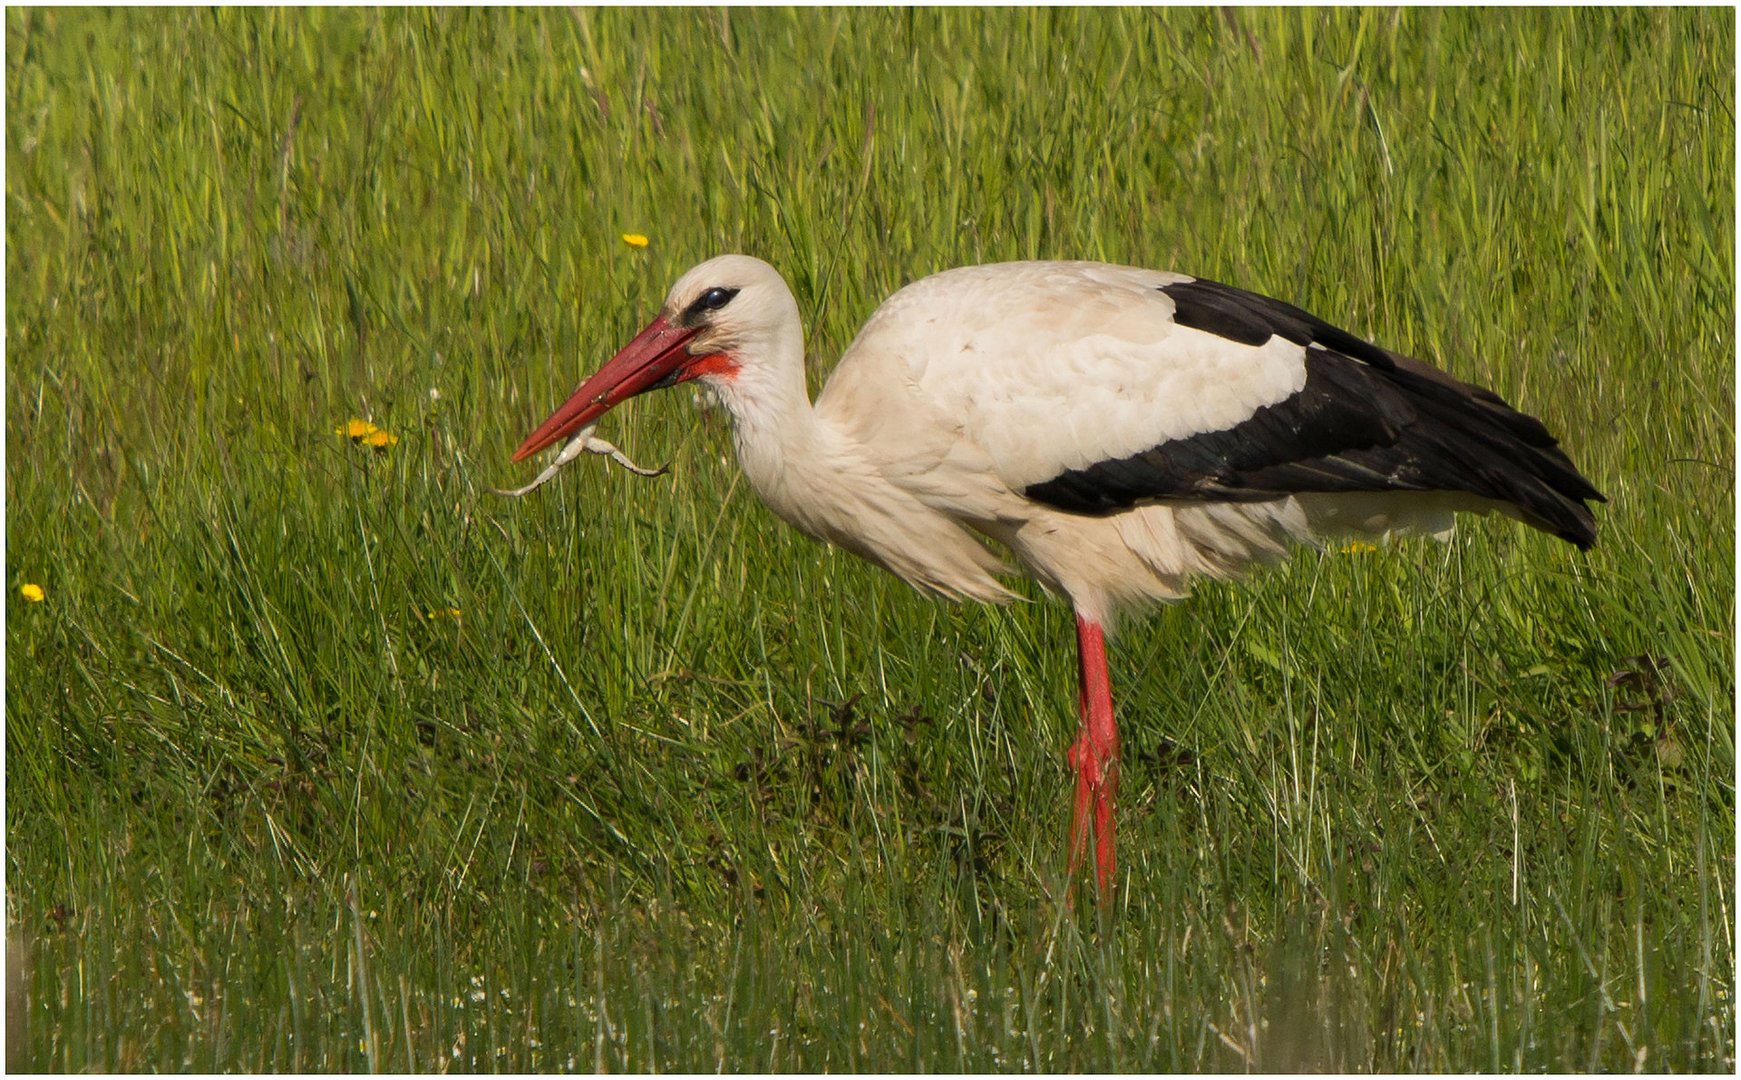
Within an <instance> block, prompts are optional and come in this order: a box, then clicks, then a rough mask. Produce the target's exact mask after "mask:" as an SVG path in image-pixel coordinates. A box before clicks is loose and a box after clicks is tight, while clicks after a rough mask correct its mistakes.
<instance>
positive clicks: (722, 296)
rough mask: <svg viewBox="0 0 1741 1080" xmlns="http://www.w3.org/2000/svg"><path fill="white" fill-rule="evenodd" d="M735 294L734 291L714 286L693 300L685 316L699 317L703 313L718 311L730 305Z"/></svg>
mask: <svg viewBox="0 0 1741 1080" xmlns="http://www.w3.org/2000/svg"><path fill="white" fill-rule="evenodd" d="M737 294H738V291H737V290H736V289H724V288H721V287H719V286H718V285H715V286H714V287H713V288H711V289H709V290H707V291H706V292H704V293H702V294H701V295H700V296H698V297H696V298H695V302H694V303H693V304H690V305H689V310H688V312H687V314H690V315H699V314H701V313H702V312H704V311H718V310H719V309H720V308H722V307H724V306H726V305H727V304H729V303H731V298H732V297H734V296H736V295H737Z"/></svg>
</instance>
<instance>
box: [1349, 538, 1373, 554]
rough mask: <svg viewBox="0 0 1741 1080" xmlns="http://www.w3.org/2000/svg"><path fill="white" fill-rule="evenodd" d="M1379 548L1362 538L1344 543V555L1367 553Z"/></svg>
mask: <svg viewBox="0 0 1741 1080" xmlns="http://www.w3.org/2000/svg"><path fill="white" fill-rule="evenodd" d="M1377 550H1378V548H1376V547H1374V546H1373V545H1371V544H1368V543H1366V542H1365V541H1362V540H1352V541H1349V542H1348V543H1346V544H1344V545H1342V554H1344V555H1367V554H1370V553H1372V552H1374V551H1377Z"/></svg>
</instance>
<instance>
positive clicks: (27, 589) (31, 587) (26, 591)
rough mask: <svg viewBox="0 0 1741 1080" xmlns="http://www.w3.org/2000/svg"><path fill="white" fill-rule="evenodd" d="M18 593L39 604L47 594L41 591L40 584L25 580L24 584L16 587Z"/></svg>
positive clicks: (46, 597)
mask: <svg viewBox="0 0 1741 1080" xmlns="http://www.w3.org/2000/svg"><path fill="white" fill-rule="evenodd" d="M18 595H19V596H22V597H24V598H25V599H26V600H28V601H30V602H31V603H33V604H40V603H42V602H43V601H44V600H46V599H48V594H47V593H45V592H43V591H42V586H41V585H38V584H36V583H35V582H33V581H31V582H26V583H25V584H24V585H22V586H20V587H19V589H18Z"/></svg>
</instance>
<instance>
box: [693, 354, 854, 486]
mask: <svg viewBox="0 0 1741 1080" xmlns="http://www.w3.org/2000/svg"><path fill="white" fill-rule="evenodd" d="M739 355H740V357H741V360H740V363H739V366H738V368H737V370H736V371H735V372H733V373H732V374H731V375H729V376H727V377H723V378H718V379H710V380H709V382H710V383H711V385H712V386H713V389H714V391H715V393H717V394H718V395H719V398H720V401H721V402H722V403H723V404H724V405H725V407H726V409H727V411H729V412H730V413H731V417H732V437H733V440H734V442H736V444H737V451H738V461H739V463H740V464H741V465H742V467H743V470H744V473H745V475H746V476H747V477H748V479H749V481H750V484H751V485H752V486H753V487H754V488H755V489H756V491H757V493H758V494H761V495H762V496H763V498H764V499H766V498H767V497H768V494H769V492H770V491H772V490H774V489H776V488H778V487H780V486H781V482H782V478H785V477H786V474H787V473H789V472H791V471H793V470H797V471H806V466H809V465H814V464H816V463H817V459H818V457H819V456H820V455H823V454H824V452H825V450H826V448H827V446H828V445H829V444H830V443H831V442H832V440H831V439H829V438H828V437H827V435H826V433H825V432H824V430H823V428H824V425H823V424H822V422H821V420H820V418H819V417H818V416H817V415H816V410H815V409H814V408H813V407H812V406H811V404H810V392H809V389H808V388H807V387H806V386H805V383H804V342H803V339H802V337H801V336H800V335H799V333H798V332H797V330H796V327H795V326H794V327H793V329H792V330H791V332H790V333H787V334H781V335H779V336H778V337H777V338H776V339H775V340H773V341H771V342H768V343H767V344H766V345H764V346H763V348H762V349H761V350H759V351H752V350H751V349H747V348H746V349H743V350H741V351H740V353H739Z"/></svg>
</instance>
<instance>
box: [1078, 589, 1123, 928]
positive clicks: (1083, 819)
mask: <svg viewBox="0 0 1741 1080" xmlns="http://www.w3.org/2000/svg"><path fill="white" fill-rule="evenodd" d="M1076 643H1077V646H1078V648H1079V649H1080V655H1081V662H1082V666H1081V683H1080V687H1081V689H1080V692H1079V695H1078V698H1077V701H1078V705H1079V706H1080V708H1081V711H1082V726H1081V727H1080V728H1079V729H1078V730H1077V733H1076V742H1075V744H1074V745H1073V746H1071V747H1070V764H1071V765H1073V766H1075V768H1076V806H1075V810H1074V811H1073V813H1072V814H1071V818H1070V877H1071V880H1075V877H1076V871H1077V869H1078V868H1079V867H1080V866H1081V865H1082V855H1083V853H1084V852H1085V851H1086V850H1087V847H1088V832H1089V827H1090V823H1092V826H1093V831H1094V870H1095V875H1094V876H1095V881H1096V882H1097V883H1098V884H1099V886H1100V894H1101V896H1102V897H1105V896H1107V895H1108V894H1109V892H1110V890H1111V888H1112V878H1113V872H1114V871H1115V870H1116V869H1117V859H1116V856H1115V854H1114V851H1113V843H1112V834H1113V800H1114V798H1115V797H1116V796H1117V795H1118V724H1117V722H1116V721H1115V720H1114V719H1113V715H1112V683H1111V681H1110V680H1109V679H1108V678H1107V674H1106V633H1105V631H1103V630H1102V629H1101V628H1100V624H1099V623H1096V622H1091V621H1089V620H1087V619H1084V618H1083V617H1082V616H1080V615H1078V616H1077V617H1076ZM1091 806H1092V812H1091V811H1090V807H1091Z"/></svg>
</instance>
